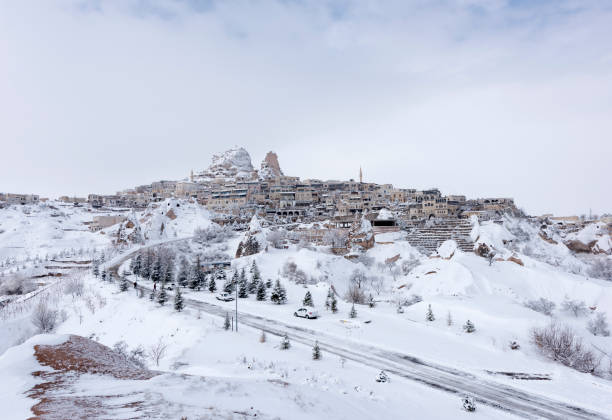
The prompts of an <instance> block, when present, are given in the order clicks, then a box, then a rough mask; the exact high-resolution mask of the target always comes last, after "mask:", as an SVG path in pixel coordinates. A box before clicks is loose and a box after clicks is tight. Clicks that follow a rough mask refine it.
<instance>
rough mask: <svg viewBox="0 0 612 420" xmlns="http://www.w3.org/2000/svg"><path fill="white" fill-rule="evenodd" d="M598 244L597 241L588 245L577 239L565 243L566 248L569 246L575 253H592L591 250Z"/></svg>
mask: <svg viewBox="0 0 612 420" xmlns="http://www.w3.org/2000/svg"><path fill="white" fill-rule="evenodd" d="M596 243H597V241H592V242H590V243H588V244H585V243H584V242H582V241H579V240H577V239H575V240H573V241H567V242H566V243H565V246H567V247H568V248H569V249H571V250H572V251H574V252H584V253H590V252H591V249H592V248H593V246H594V245H595V244H596Z"/></svg>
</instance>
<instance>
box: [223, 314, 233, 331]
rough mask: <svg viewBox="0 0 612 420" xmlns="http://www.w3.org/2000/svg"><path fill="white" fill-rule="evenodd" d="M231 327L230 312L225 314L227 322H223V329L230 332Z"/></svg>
mask: <svg viewBox="0 0 612 420" xmlns="http://www.w3.org/2000/svg"><path fill="white" fill-rule="evenodd" d="M230 326H231V323H230V316H229V312H226V313H225V321H223V329H224V330H226V331H227V330H229V329H230Z"/></svg>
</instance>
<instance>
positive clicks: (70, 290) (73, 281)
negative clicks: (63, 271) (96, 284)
mask: <svg viewBox="0 0 612 420" xmlns="http://www.w3.org/2000/svg"><path fill="white" fill-rule="evenodd" d="M84 291H85V283H84V282H83V279H82V278H81V277H71V278H70V279H69V280H68V281H67V282H66V283H65V285H64V293H65V294H67V295H72V297H76V296H83V292H84Z"/></svg>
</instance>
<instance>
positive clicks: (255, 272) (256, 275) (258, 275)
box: [250, 260, 261, 281]
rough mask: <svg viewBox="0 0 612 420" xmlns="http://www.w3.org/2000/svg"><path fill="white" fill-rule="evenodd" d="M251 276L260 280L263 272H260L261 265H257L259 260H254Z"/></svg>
mask: <svg viewBox="0 0 612 420" xmlns="http://www.w3.org/2000/svg"><path fill="white" fill-rule="evenodd" d="M250 271H251V277H252V278H253V280H256V281H259V280H261V273H260V272H259V267H257V261H255V260H253V264H251V270H250Z"/></svg>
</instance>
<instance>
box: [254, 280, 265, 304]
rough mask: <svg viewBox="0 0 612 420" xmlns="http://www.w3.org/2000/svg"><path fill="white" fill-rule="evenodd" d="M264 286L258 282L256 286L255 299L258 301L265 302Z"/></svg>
mask: <svg viewBox="0 0 612 420" xmlns="http://www.w3.org/2000/svg"><path fill="white" fill-rule="evenodd" d="M266 294H267V292H266V285H265V284H264V283H263V282H262V281H260V282H259V285H258V286H257V295H256V299H257V300H259V301H264V300H266Z"/></svg>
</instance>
